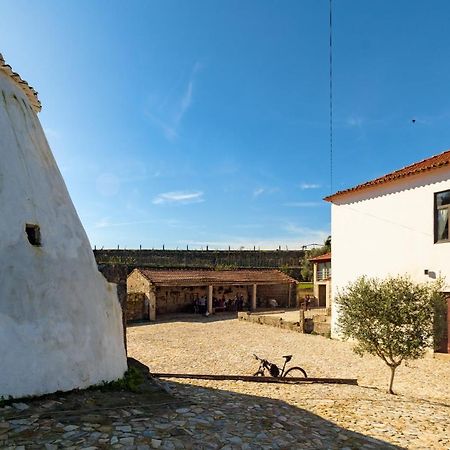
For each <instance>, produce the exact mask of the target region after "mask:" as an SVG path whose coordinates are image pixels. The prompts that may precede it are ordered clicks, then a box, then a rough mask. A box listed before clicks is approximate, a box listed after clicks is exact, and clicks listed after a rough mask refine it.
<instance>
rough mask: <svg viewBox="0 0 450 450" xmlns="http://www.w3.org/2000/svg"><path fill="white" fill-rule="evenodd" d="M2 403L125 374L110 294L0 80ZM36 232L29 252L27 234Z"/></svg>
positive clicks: (9, 86) (20, 105)
mask: <svg viewBox="0 0 450 450" xmlns="http://www.w3.org/2000/svg"><path fill="white" fill-rule="evenodd" d="M0 211H1V213H0V361H1V369H0V397H1V396H5V397H8V396H13V397H20V396H26V395H37V394H44V393H49V392H54V391H57V390H63V391H65V390H71V389H73V388H83V387H86V386H89V385H92V384H96V383H99V382H101V381H103V380H108V381H109V380H114V379H117V378H120V377H121V376H122V375H123V373H124V371H125V370H126V356H125V350H124V345H123V330H122V321H121V314H122V312H121V308H120V305H119V302H118V299H117V292H116V286H115V285H114V284H109V283H107V281H106V280H105V279H104V278H103V276H102V275H101V274H100V273H99V272H98V270H97V265H96V263H95V260H94V257H93V254H92V250H91V246H90V244H89V241H88V238H87V236H86V234H85V232H84V229H83V226H82V224H81V222H80V220H79V218H78V216H77V213H76V211H75V208H74V206H73V204H72V201H71V199H70V197H69V194H68V192H67V189H66V187H65V184H64V181H63V179H62V177H61V174H60V172H59V170H58V167H57V165H56V162H55V160H54V158H53V155H52V153H51V150H50V148H49V146H48V144H47V140H46V138H45V135H44V133H43V130H42V127H41V125H40V123H39V120H38V118H37V116H36V114H35V112H34V111H33V110H32V108H31V107H30V104H29V102H28V99H27V97H26V95H25V94H24V93H23V91H22V90H21V88H20V87H19V86H18V85H17V84H15V83H14V82H13V81H12V80H11V78H9V76H7V75H6V74H5V73H4V72H2V71H1V70H0ZM26 223H33V224H38V225H39V226H40V229H41V235H42V246H41V247H35V246H32V245H31V244H30V243H29V241H28V238H27V235H26V233H25V224H26Z"/></svg>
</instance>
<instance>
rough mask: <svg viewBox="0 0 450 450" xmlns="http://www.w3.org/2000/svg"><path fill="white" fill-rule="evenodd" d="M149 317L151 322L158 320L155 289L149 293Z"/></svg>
mask: <svg viewBox="0 0 450 450" xmlns="http://www.w3.org/2000/svg"><path fill="white" fill-rule="evenodd" d="M148 319H149V320H150V322H155V321H156V294H155V292H154V291H153V290H151V291H150V292H149V295H148Z"/></svg>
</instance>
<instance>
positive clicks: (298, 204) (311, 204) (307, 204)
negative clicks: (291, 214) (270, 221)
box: [283, 202, 325, 208]
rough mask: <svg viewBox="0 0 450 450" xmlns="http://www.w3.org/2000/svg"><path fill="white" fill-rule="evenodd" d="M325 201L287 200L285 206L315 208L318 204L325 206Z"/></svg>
mask: <svg viewBox="0 0 450 450" xmlns="http://www.w3.org/2000/svg"><path fill="white" fill-rule="evenodd" d="M324 205H325V203H324V202H286V203H283V206H287V207H289V208H315V207H317V206H324Z"/></svg>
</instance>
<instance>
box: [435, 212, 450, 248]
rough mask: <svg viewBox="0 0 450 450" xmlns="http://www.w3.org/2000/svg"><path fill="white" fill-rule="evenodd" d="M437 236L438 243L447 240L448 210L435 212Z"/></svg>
mask: <svg viewBox="0 0 450 450" xmlns="http://www.w3.org/2000/svg"><path fill="white" fill-rule="evenodd" d="M437 234H438V235H437V239H438V241H442V240H446V239H448V209H439V210H438V211H437Z"/></svg>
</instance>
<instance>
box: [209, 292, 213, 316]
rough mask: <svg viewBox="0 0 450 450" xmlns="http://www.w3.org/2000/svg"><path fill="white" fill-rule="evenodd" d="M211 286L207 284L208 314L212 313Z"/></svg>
mask: <svg viewBox="0 0 450 450" xmlns="http://www.w3.org/2000/svg"><path fill="white" fill-rule="evenodd" d="M212 298H213V287H212V286H208V314H212V313H213V300H212Z"/></svg>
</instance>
